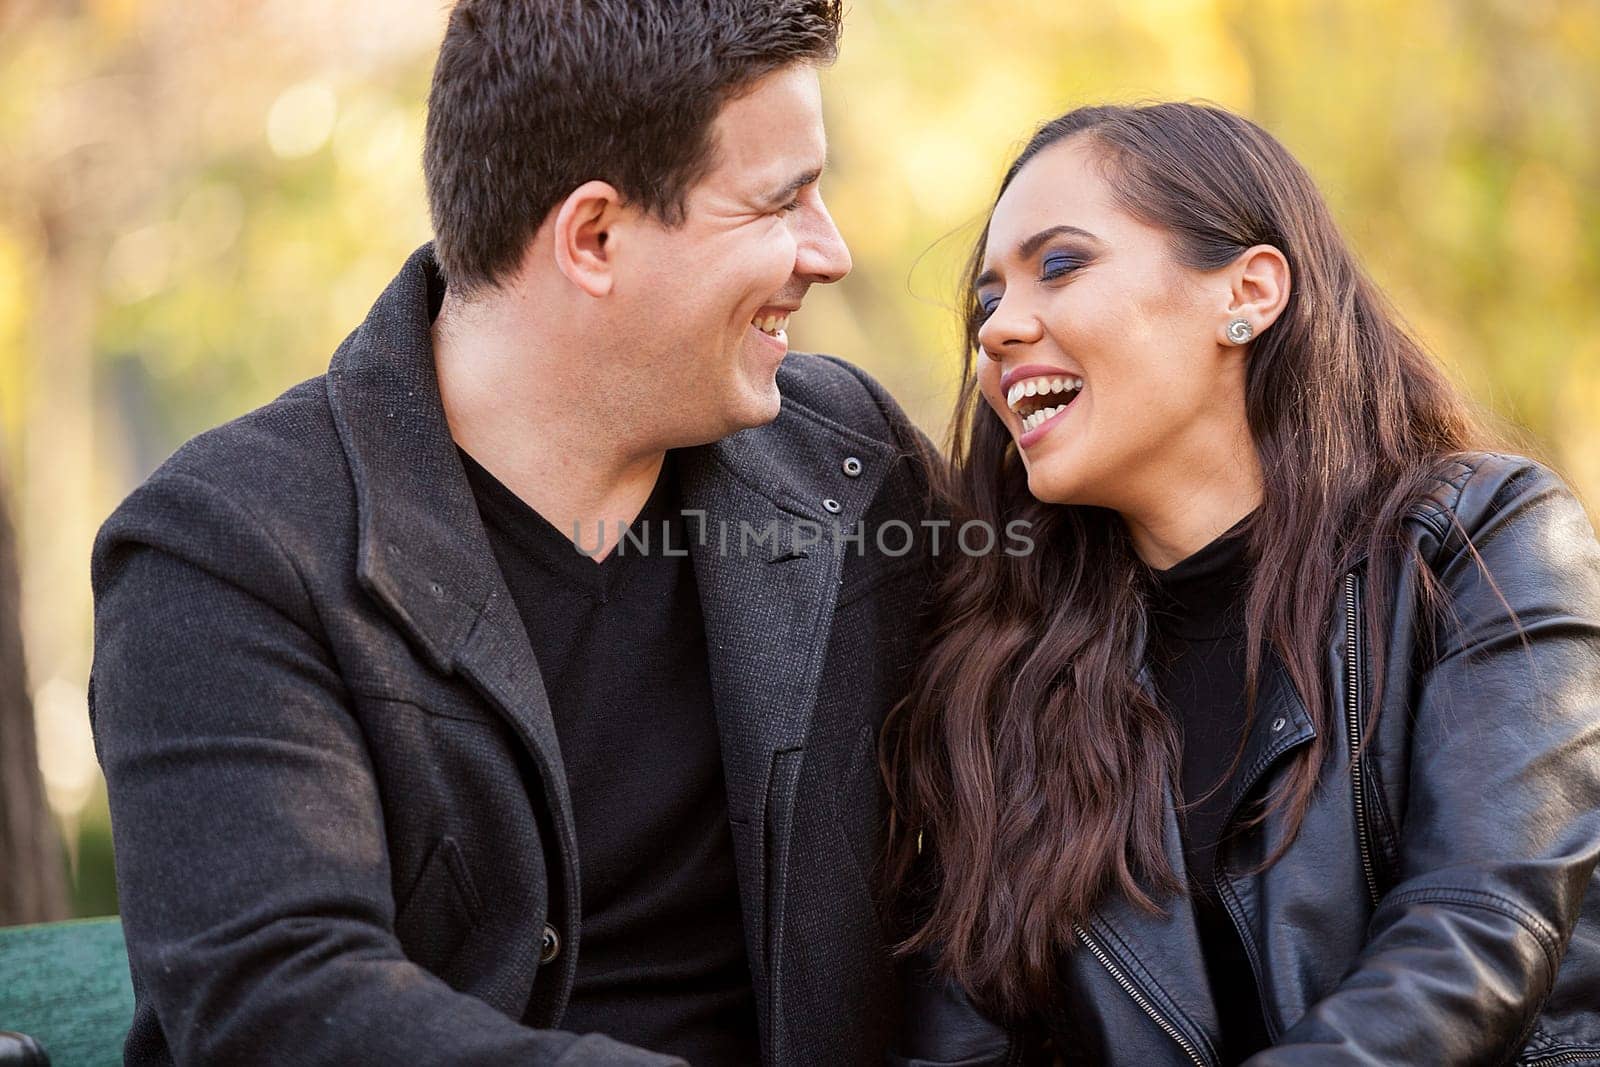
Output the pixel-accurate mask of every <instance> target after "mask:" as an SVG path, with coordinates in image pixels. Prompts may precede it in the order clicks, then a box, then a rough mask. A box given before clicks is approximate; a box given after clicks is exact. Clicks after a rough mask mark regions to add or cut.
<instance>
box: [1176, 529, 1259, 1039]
mask: <svg viewBox="0 0 1600 1067" xmlns="http://www.w3.org/2000/svg"><path fill="white" fill-rule="evenodd" d="M1248 523H1249V518H1248V517H1247V518H1245V519H1243V520H1241V521H1240V522H1239V524H1238V525H1236V526H1234V527H1233V529H1231V530H1229V531H1228V532H1227V533H1225V534H1223V535H1222V536H1221V537H1219V538H1217V539H1216V540H1215V541H1213V542H1211V544H1209V545H1207V546H1206V547H1205V548H1202V549H1201V550H1200V551H1198V552H1196V553H1195V554H1194V555H1192V556H1189V557H1188V558H1187V559H1185V560H1183V561H1182V562H1181V563H1178V564H1177V565H1176V566H1173V567H1171V568H1169V569H1167V570H1164V571H1156V572H1154V577H1155V590H1154V595H1153V596H1152V598H1151V623H1152V635H1151V636H1152V641H1151V659H1150V666H1151V670H1152V673H1153V675H1154V680H1155V686H1156V691H1157V693H1158V694H1159V695H1160V697H1161V699H1162V702H1163V703H1164V704H1165V705H1166V706H1167V707H1168V708H1169V709H1171V711H1172V714H1173V716H1174V718H1175V720H1176V721H1177V724H1178V729H1179V732H1180V733H1181V735H1182V739H1183V765H1182V768H1181V773H1180V781H1179V788H1180V790H1181V793H1182V798H1181V800H1182V804H1181V807H1180V809H1179V810H1180V812H1181V813H1182V815H1181V818H1180V825H1181V826H1182V835H1183V851H1184V861H1185V864H1186V866H1187V867H1188V870H1189V883H1190V887H1191V893H1192V898H1193V901H1194V911H1195V920H1196V923H1197V924H1198V926H1199V930H1200V947H1201V951H1202V952H1203V953H1204V955H1205V965H1206V973H1207V975H1208V976H1209V978H1210V980H1211V989H1212V994H1213V999H1214V1000H1215V1001H1216V1004H1217V1011H1218V1015H1219V1017H1220V1021H1221V1023H1222V1037H1223V1053H1224V1058H1225V1060H1226V1061H1227V1062H1229V1063H1238V1062H1239V1061H1241V1060H1243V1059H1245V1058H1247V1057H1248V1056H1250V1055H1251V1054H1253V1053H1255V1052H1258V1051H1260V1050H1261V1049H1263V1048H1265V1047H1266V1046H1267V1045H1268V1043H1269V1041H1268V1037H1267V1031H1266V1025H1265V1023H1264V1022H1263V1021H1262V1017H1261V1009H1260V998H1259V996H1258V995H1257V991H1256V984H1255V977H1254V974H1253V972H1252V971H1251V969H1250V960H1249V957H1248V956H1246V955H1245V951H1244V946H1243V944H1242V943H1241V942H1240V941H1239V935H1238V932H1237V931H1236V930H1235V929H1234V926H1233V920H1232V919H1231V918H1229V916H1228V913H1227V911H1226V910H1225V909H1224V908H1223V907H1222V905H1221V903H1220V902H1219V900H1218V898H1217V892H1216V882H1215V869H1216V855H1217V845H1218V843H1219V841H1220V840H1221V837H1222V832H1223V829H1224V823H1225V821H1226V820H1227V817H1228V808H1229V801H1230V798H1231V796H1232V792H1233V791H1232V777H1233V775H1232V774H1231V773H1230V772H1232V771H1233V770H1234V768H1233V762H1234V757H1235V755H1236V753H1237V752H1238V750H1239V744H1240V741H1241V740H1242V735H1243V732H1244V716H1245V698H1244V694H1245V684H1244V683H1245V633H1244V630H1245V626H1244V600H1245V591H1246V586H1247V583H1248V580H1249V576H1250V563H1249V559H1248V558H1247V553H1246V549H1247V547H1248V544H1249V538H1248V537H1247V536H1246V534H1247V532H1248V531H1247V527H1248Z"/></svg>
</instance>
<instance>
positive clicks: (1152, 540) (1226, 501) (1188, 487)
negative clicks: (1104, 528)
mask: <svg viewBox="0 0 1600 1067" xmlns="http://www.w3.org/2000/svg"><path fill="white" fill-rule="evenodd" d="M1262 493H1263V488H1262V476H1261V463H1260V460H1259V459H1257V457H1256V454H1255V449H1254V448H1251V447H1248V446H1247V447H1246V448H1244V449H1243V450H1242V454H1235V455H1233V456H1229V457H1227V458H1226V459H1224V460H1220V461H1216V462H1212V463H1209V464H1207V463H1193V464H1188V465H1186V473H1185V475H1184V476H1183V477H1182V478H1170V479H1167V480H1166V481H1165V483H1164V484H1163V485H1162V487H1161V489H1160V490H1159V491H1158V492H1156V493H1154V494H1152V496H1151V498H1150V499H1149V500H1148V501H1144V502H1142V503H1141V505H1140V506H1139V507H1138V508H1129V509H1126V510H1121V515H1122V520H1123V522H1125V523H1127V526H1128V533H1129V535H1130V536H1131V537H1132V539H1133V550H1134V551H1135V552H1136V553H1138V555H1139V558H1140V559H1142V560H1143V561H1144V562H1145V563H1146V564H1148V565H1149V566H1150V567H1152V568H1154V569H1155V570H1166V569H1167V568H1169V567H1172V566H1173V565H1175V564H1177V563H1180V562H1182V561H1183V560H1185V559H1187V558H1189V557H1190V556H1192V555H1194V554H1195V553H1196V552H1198V551H1200V550H1201V549H1202V548H1204V547H1206V546H1207V545H1209V544H1210V543H1211V542H1212V541H1215V540H1216V539H1217V538H1218V537H1220V536H1221V535H1222V534H1224V533H1226V532H1227V531H1228V530H1229V529H1230V528H1232V527H1233V526H1234V525H1235V524H1237V523H1238V522H1239V520H1240V519H1242V518H1244V517H1245V516H1246V515H1248V514H1250V513H1251V512H1252V511H1254V510H1255V509H1256V508H1257V507H1259V506H1260V504H1261V499H1262Z"/></svg>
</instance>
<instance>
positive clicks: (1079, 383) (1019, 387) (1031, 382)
mask: <svg viewBox="0 0 1600 1067" xmlns="http://www.w3.org/2000/svg"><path fill="white" fill-rule="evenodd" d="M1082 388H1083V379H1082V378H1075V377H1073V376H1071V375H1063V376H1062V377H1060V378H1029V379H1028V380H1027V381H1025V382H1018V383H1017V384H1016V385H1013V386H1012V387H1011V391H1010V392H1008V393H1007V394H1006V406H1007V407H1009V408H1010V409H1011V410H1012V411H1013V412H1016V411H1017V404H1018V402H1019V401H1021V400H1022V398H1023V397H1025V396H1049V395H1050V394H1052V393H1076V392H1077V391H1078V390H1079V389H1082ZM1017 413H1018V414H1021V413H1020V412H1017Z"/></svg>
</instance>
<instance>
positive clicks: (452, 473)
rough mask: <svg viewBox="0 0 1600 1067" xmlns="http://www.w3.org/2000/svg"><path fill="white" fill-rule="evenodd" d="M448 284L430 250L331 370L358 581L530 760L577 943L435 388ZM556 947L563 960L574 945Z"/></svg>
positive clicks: (528, 666) (572, 934)
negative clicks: (354, 522)
mask: <svg viewBox="0 0 1600 1067" xmlns="http://www.w3.org/2000/svg"><path fill="white" fill-rule="evenodd" d="M443 288H444V283H443V279H442V278H441V277H440V275H439V272H438V267H437V265H436V263H435V261H434V258H433V252H432V247H431V246H424V247H423V248H422V249H420V250H419V251H417V252H416V253H415V254H413V255H412V257H411V259H410V260H408V261H407V262H406V265H405V266H404V267H403V268H402V269H401V271H400V274H399V275H398V276H397V277H396V278H395V279H394V281H392V282H391V283H390V284H389V287H388V289H387V290H385V291H384V293H383V295H382V296H381V297H379V299H378V302H377V303H376V304H375V305H374V306H373V309H372V311H371V313H370V314H369V315H368V316H367V319H366V321H365V322H364V323H362V325H361V326H360V328H359V329H357V330H356V332H355V333H353V334H351V335H350V337H349V338H348V339H347V340H346V341H345V343H344V344H343V345H341V346H340V348H339V350H338V352H337V353H335V355H334V358H333V363H332V365H331V366H330V367H329V370H328V375H327V379H326V380H327V389H328V402H329V405H330V406H331V408H332V411H333V417H334V421H335V423H336V425H337V426H338V430H339V436H340V440H341V442H342V444H343V445H344V449H345V454H346V456H347V457H348V460H349V463H350V470H351V474H352V477H353V478H354V481H355V491H356V505H357V513H358V516H359V518H358V521H359V523H360V531H359V541H358V549H357V558H356V577H357V581H358V582H359V583H360V584H361V586H362V588H363V589H365V590H366V591H367V593H368V594H369V595H370V596H372V597H373V599H374V600H375V601H376V602H377V603H378V604H379V605H380V606H381V607H382V608H383V610H384V611H385V612H386V613H387V614H388V615H389V616H390V617H391V618H392V619H393V620H394V621H395V623H396V624H397V625H398V626H400V627H401V629H402V630H403V631H404V632H405V633H406V634H407V636H408V637H409V639H410V640H411V641H412V642H413V644H415V645H416V647H417V648H418V649H419V650H420V651H421V652H422V654H423V655H424V657H425V658H426V659H427V660H428V661H429V663H430V664H431V665H432V666H433V667H434V669H436V670H438V671H440V672H441V673H446V674H450V673H455V674H459V675H460V676H461V677H463V678H465V679H466V680H467V681H468V682H469V683H470V684H471V685H472V686H473V687H474V688H475V689H476V690H477V691H478V693H479V694H480V696H482V697H483V698H484V699H485V700H486V701H487V702H488V703H489V704H490V705H491V706H492V707H494V708H495V709H496V710H497V711H498V712H499V714H500V715H502V716H503V717H504V718H505V719H506V721H507V722H508V723H509V724H510V726H511V727H512V729H513V731H514V732H515V733H516V735H517V736H518V737H519V738H520V739H521V740H522V742H523V744H524V745H525V746H526V747H527V749H528V750H529V752H530V754H531V755H532V756H533V759H534V763H535V766H536V767H537V768H538V772H539V777H540V779H541V783H540V784H541V786H542V789H543V793H544V799H545V803H546V805H547V806H548V809H549V811H550V812H551V816H552V823H553V826H554V829H555V834H556V838H557V840H556V842H555V843H556V844H557V845H558V846H559V847H558V848H557V850H556V851H557V852H558V854H559V856H560V861H559V864H558V869H557V870H553V871H552V876H553V877H554V878H555V879H558V880H559V887H557V886H553V887H552V890H553V891H554V890H556V889H557V888H563V889H565V897H564V899H565V900H566V901H567V902H568V903H569V905H570V906H569V907H568V908H567V909H566V911H567V915H566V916H564V917H562V916H557V917H556V918H558V919H559V918H565V919H566V927H567V928H566V929H563V930H561V936H562V939H563V941H564V942H565V943H567V944H569V945H575V944H576V943H577V936H578V930H577V914H578V869H577V847H576V837H575V834H574V831H573V824H572V805H571V803H570V800H569V797H568V791H567V778H566V772H565V770H564V768H563V767H562V763H561V752H560V748H559V746H558V745H557V742H556V732H555V722H554V720H553V719H552V718H551V714H550V703H549V700H548V697H547V694H546V693H545V688H544V683H543V680H542V679H541V677H540V674H539V665H538V663H537V662H536V661H535V659H534V656H533V651H532V648H531V646H530V645H529V642H528V637H527V633H526V631H525V630H524V628H523V625H522V620H521V618H520V617H519V616H518V614H517V612H516V610H515V606H514V605H513V603H512V601H511V595H510V592H509V591H508V590H507V588H506V585H505V581H504V579H503V578H502V577H501V574H500V568H499V565H498V563H497V562H496V561H495V558H494V554H493V552H492V550H491V549H490V546H489V539H488V534H487V533H485V531H484V529H483V523H482V520H481V519H480V518H479V515H478V509H477V504H476V502H475V501H474V499H473V496H472V490H471V487H470V486H469V485H468V484H467V481H466V475H465V472H464V471H463V470H462V468H461V462H460V459H459V458H458V457H457V455H456V449H455V442H454V440H453V438H452V437H451V436H450V428H449V425H448V423H447V422H446V420H445V414H444V406H443V403H442V401H441V400H440V398H439V383H438V379H437V377H436V375H435V372H434V365H433V346H432V339H431V336H430V326H431V322H432V317H433V315H434V314H435V313H436V311H437V308H438V305H439V301H440V300H441V299H442V297H443ZM552 895H554V892H553V894H552ZM553 921H554V920H553ZM563 957H564V961H563V964H562V965H563V966H564V967H567V968H570V967H572V966H574V965H575V963H576V959H577V953H575V952H569V953H563ZM563 984H564V985H565V984H566V983H563Z"/></svg>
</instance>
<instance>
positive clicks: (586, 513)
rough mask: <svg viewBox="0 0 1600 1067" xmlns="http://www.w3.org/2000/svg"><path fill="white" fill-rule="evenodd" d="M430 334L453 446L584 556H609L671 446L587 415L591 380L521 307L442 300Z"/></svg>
mask: <svg viewBox="0 0 1600 1067" xmlns="http://www.w3.org/2000/svg"><path fill="white" fill-rule="evenodd" d="M432 334H433V360H434V367H435V369H436V372H437V374H438V379H439V394H440V398H441V399H442V400H443V402H444V412H445V418H446V420H447V421H448V423H449V425H450V434H451V436H452V437H453V438H454V439H455V442H456V444H457V445H459V446H460V447H461V448H462V449H464V450H465V451H466V452H467V453H468V454H469V455H471V456H472V458H473V459H475V460H477V461H478V463H480V464H481V465H482V466H483V467H484V468H485V469H486V470H488V471H489V472H490V473H491V474H493V475H494V476H495V477H496V478H497V479H499V480H500V482H501V483H502V484H503V485H505V486H506V488H508V489H510V490H511V491H512V492H513V493H515V494H516V495H517V497H518V498H520V499H521V500H522V501H523V502H524V503H526V504H527V505H528V506H529V507H531V508H533V509H534V510H535V511H537V512H538V513H539V514H540V515H542V516H543V517H544V518H545V520H546V521H548V522H549V523H550V524H551V525H553V526H555V528H556V529H558V530H560V531H561V532H562V533H564V534H566V535H567V537H568V538H570V539H572V540H573V542H574V544H575V545H577V546H578V547H579V548H580V550H581V551H583V552H584V553H585V554H586V555H588V556H590V557H591V558H593V559H595V560H597V561H598V560H601V559H604V558H605V557H606V556H607V555H609V554H610V552H611V549H612V548H613V547H615V545H616V543H617V541H618V539H619V538H620V537H621V532H622V530H624V529H626V528H627V527H628V525H629V524H630V523H631V522H632V521H633V519H634V518H635V517H636V516H637V515H638V513H639V511H640V510H641V509H642V508H643V507H644V504H645V501H646V500H648V499H649V497H650V492H651V490H652V489H653V488H654V487H655V484H656V480H657V478H658V477H659V475H660V472H661V464H662V461H663V459H664V458H665V455H666V452H665V449H663V448H659V447H650V446H646V445H640V444H639V443H637V442H630V441H628V440H626V439H625V437H623V436H622V435H619V434H617V433H615V432H614V429H615V426H614V423H612V424H609V425H608V423H607V422H606V421H603V420H602V419H600V418H599V417H598V416H597V415H596V414H595V413H593V412H591V411H590V410H589V409H590V406H591V405H590V404H589V403H588V402H587V399H588V396H589V395H591V392H590V389H589V386H591V385H592V376H588V375H585V374H584V373H583V372H582V370H581V369H580V368H579V367H576V366H573V365H572V364H570V363H567V362H563V361H561V360H560V359H559V358H558V356H557V355H556V353H557V352H558V351H560V350H561V346H559V345H555V344H551V343H549V342H548V339H546V341H545V343H543V344H541V341H540V338H539V336H538V333H537V331H536V330H535V329H533V328H531V324H530V323H529V322H527V321H526V317H525V316H523V315H521V314H519V313H518V309H516V308H512V307H507V306H506V305H504V304H496V303H493V302H488V303H485V304H482V305H479V304H474V305H472V306H471V307H465V306H463V305H462V304H460V303H459V302H457V301H454V300H452V297H451V296H450V295H449V294H446V296H445V302H444V307H443V308H442V309H441V310H440V312H439V316H438V318H437V319H436V320H435V321H434V324H433V331H432ZM599 427H608V428H607V429H604V430H602V429H599Z"/></svg>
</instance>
